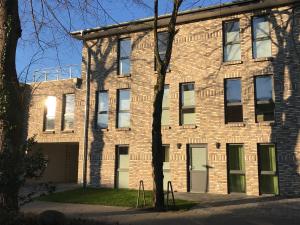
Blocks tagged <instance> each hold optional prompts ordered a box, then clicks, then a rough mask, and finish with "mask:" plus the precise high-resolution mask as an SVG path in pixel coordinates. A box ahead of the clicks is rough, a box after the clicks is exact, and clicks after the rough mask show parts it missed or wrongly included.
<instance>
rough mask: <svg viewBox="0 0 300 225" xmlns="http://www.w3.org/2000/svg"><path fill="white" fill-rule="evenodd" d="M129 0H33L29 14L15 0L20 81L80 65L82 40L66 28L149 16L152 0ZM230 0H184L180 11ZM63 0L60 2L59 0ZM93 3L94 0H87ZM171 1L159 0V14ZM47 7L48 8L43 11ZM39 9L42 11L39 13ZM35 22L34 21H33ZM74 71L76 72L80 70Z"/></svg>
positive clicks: (23, 4)
mask: <svg viewBox="0 0 300 225" xmlns="http://www.w3.org/2000/svg"><path fill="white" fill-rule="evenodd" d="M132 1H133V0H99V2H100V4H101V5H99V4H97V5H96V4H94V5H93V4H92V3H91V5H89V6H87V8H88V11H86V12H84V11H83V10H80V9H79V8H80V7H81V8H83V7H84V6H83V5H80V4H81V3H80V2H83V1H80V0H70V2H71V3H72V4H71V6H70V7H69V8H68V9H69V10H67V7H65V6H64V5H61V4H55V3H54V2H55V1H54V0H49V1H48V2H49V5H46V6H45V5H44V7H43V9H44V10H42V7H41V5H40V4H39V2H40V1H39V0H33V3H34V4H33V12H34V13H33V14H32V13H31V6H30V5H29V2H30V1H29V0H19V2H20V3H19V14H20V19H21V26H22V37H21V39H20V40H19V42H18V47H17V56H16V68H17V72H18V75H19V79H20V80H21V81H22V82H31V81H32V80H33V74H34V71H38V70H47V69H48V68H58V67H63V68H64V67H65V66H67V65H75V68H79V70H80V66H79V65H80V64H81V48H82V42H81V41H78V40H75V39H73V38H71V37H70V36H69V35H66V34H67V33H68V32H70V31H76V30H82V29H87V28H93V27H102V26H107V25H111V24H118V23H122V22H127V21H133V20H137V19H141V18H145V17H152V16H153V0H144V1H143V2H144V3H145V5H144V6H141V5H137V4H133V3H132ZM230 1H232V0H184V2H183V4H182V6H181V8H180V10H181V11H182V10H189V9H192V8H198V7H205V6H209V5H216V4H220V3H225V2H230ZM61 2H63V1H61ZM90 2H97V1H90ZM172 2H173V1H172V0H160V1H159V14H166V13H169V12H170V11H171V10H172ZM48 8H50V9H51V11H50V10H47V9H48ZM42 12H43V13H42ZM33 15H34V21H36V23H35V24H34V23H33V22H32V21H33ZM79 70H78V73H79V72H80V71H79Z"/></svg>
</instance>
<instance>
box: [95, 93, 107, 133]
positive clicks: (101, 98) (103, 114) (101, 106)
mask: <svg viewBox="0 0 300 225" xmlns="http://www.w3.org/2000/svg"><path fill="white" fill-rule="evenodd" d="M97 104H98V105H97V127H99V128H107V127H108V93H107V91H99V92H98V93H97Z"/></svg>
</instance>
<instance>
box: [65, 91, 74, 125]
mask: <svg viewBox="0 0 300 225" xmlns="http://www.w3.org/2000/svg"><path fill="white" fill-rule="evenodd" d="M74 110H75V94H66V95H64V120H63V130H73V129H74Z"/></svg>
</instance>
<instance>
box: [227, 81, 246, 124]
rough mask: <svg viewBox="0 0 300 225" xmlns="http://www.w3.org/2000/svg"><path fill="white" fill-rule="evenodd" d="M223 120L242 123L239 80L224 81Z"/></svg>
mask: <svg viewBox="0 0 300 225" xmlns="http://www.w3.org/2000/svg"><path fill="white" fill-rule="evenodd" d="M225 90H226V92H225V120H226V123H230V122H243V105H242V98H241V79H239V78H237V79H226V80H225Z"/></svg>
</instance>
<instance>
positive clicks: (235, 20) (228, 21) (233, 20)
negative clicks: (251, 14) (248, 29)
mask: <svg viewBox="0 0 300 225" xmlns="http://www.w3.org/2000/svg"><path fill="white" fill-rule="evenodd" d="M233 22H238V23H239V36H240V38H239V41H238V42H230V43H227V41H226V29H225V27H226V24H227V23H233ZM240 25H241V24H240V19H232V20H226V21H223V22H222V32H223V38H222V40H223V62H225V63H226V62H232V61H236V60H225V49H226V46H228V45H235V44H239V45H240V51H241V58H242V46H241V26H240ZM240 60H241V59H240ZM238 61H239V60H238Z"/></svg>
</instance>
